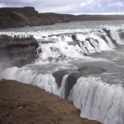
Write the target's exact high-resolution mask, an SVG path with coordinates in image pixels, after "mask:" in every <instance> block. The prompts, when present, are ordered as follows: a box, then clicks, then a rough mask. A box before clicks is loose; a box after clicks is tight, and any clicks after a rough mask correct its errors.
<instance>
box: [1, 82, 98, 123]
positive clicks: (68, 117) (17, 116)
mask: <svg viewBox="0 0 124 124" xmlns="http://www.w3.org/2000/svg"><path fill="white" fill-rule="evenodd" d="M0 94H1V95H0V124H100V123H98V122H95V121H90V120H87V119H82V118H80V116H79V114H80V112H79V110H78V109H76V108H75V107H74V106H73V105H72V103H71V102H69V101H67V100H63V99H60V98H59V97H58V96H55V95H53V94H50V93H48V92H46V91H45V90H43V89H40V88H38V87H36V86H32V85H27V84H23V83H20V82H17V81H12V80H11V81H7V80H2V81H0Z"/></svg>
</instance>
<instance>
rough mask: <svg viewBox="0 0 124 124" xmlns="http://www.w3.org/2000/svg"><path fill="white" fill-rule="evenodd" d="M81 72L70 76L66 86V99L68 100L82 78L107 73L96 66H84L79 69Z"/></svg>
mask: <svg viewBox="0 0 124 124" xmlns="http://www.w3.org/2000/svg"><path fill="white" fill-rule="evenodd" d="M78 71H79V72H77V73H72V74H70V75H69V76H68V78H67V80H66V86H65V98H68V96H69V94H70V91H71V89H72V88H73V86H74V85H75V84H76V82H77V79H78V78H80V77H81V76H89V75H92V74H101V73H103V72H105V71H106V70H105V69H103V68H100V67H95V66H82V67H80V68H79V69H78Z"/></svg>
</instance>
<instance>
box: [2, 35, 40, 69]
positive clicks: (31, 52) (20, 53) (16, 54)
mask: <svg viewBox="0 0 124 124" xmlns="http://www.w3.org/2000/svg"><path fill="white" fill-rule="evenodd" d="M37 47H38V43H37V40H36V39H34V38H32V37H28V38H18V37H14V38H13V37H10V36H5V35H1V36H0V62H3V63H4V62H5V61H7V62H8V63H9V64H10V65H11V66H18V67H21V66H23V65H25V64H29V63H32V62H33V61H34V60H35V59H36V58H37V52H36V49H37Z"/></svg>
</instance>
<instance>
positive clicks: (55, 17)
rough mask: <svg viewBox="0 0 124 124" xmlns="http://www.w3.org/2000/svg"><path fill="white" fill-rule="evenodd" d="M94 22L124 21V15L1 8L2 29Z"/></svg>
mask: <svg viewBox="0 0 124 124" xmlns="http://www.w3.org/2000/svg"><path fill="white" fill-rule="evenodd" d="M93 20H98V21H101V20H124V15H77V16H75V15H70V14H57V13H38V12H37V11H36V10H35V8H33V7H22V8H0V29H5V28H17V27H26V26H40V25H51V24H55V23H64V22H70V21H93Z"/></svg>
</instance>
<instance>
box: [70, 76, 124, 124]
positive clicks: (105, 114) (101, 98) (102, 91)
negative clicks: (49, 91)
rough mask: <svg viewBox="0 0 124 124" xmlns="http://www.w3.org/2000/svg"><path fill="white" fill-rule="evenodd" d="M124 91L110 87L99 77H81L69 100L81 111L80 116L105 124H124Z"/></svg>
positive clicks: (117, 86)
mask: <svg viewBox="0 0 124 124" xmlns="http://www.w3.org/2000/svg"><path fill="white" fill-rule="evenodd" d="M123 97H124V89H123V87H122V86H120V85H109V84H108V83H106V82H103V81H101V79H100V78H98V77H81V78H79V79H78V80H77V83H76V85H75V86H74V87H73V88H72V90H71V92H70V95H69V100H71V101H73V103H74V105H75V106H76V107H77V108H78V109H80V110H81V114H80V116H81V117H83V118H88V119H90V120H98V121H99V122H101V123H103V124H124V104H123V103H124V99H123Z"/></svg>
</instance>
